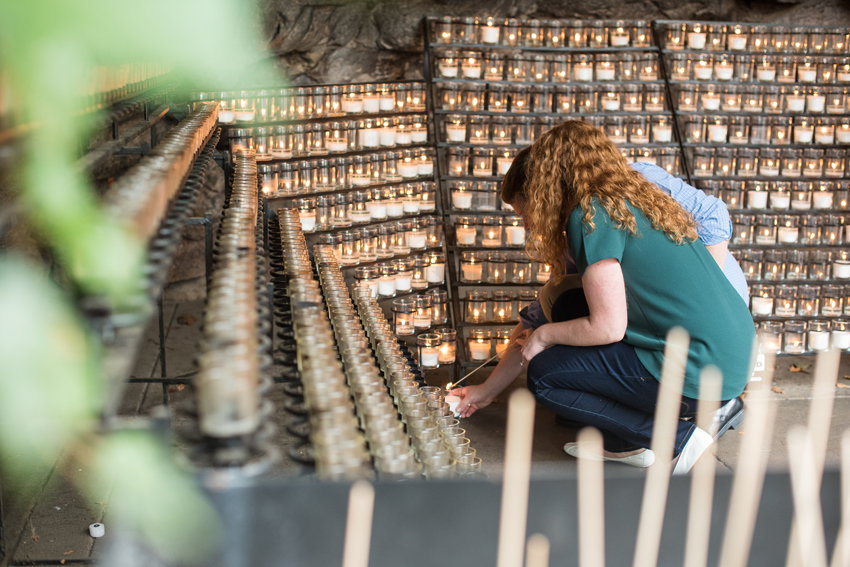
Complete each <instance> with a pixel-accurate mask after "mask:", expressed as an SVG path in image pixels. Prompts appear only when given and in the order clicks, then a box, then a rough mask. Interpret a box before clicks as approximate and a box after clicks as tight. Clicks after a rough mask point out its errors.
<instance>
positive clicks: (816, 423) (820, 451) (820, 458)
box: [785, 349, 841, 567]
mask: <svg viewBox="0 0 850 567" xmlns="http://www.w3.org/2000/svg"><path fill="white" fill-rule="evenodd" d="M840 357H841V351H839V350H837V349H829V350H823V351H819V352H818V354H817V361H816V363H815V378H814V387H813V392H812V403H811V405H810V406H809V425H808V428H807V431H808V433H809V436H810V437H811V441H812V457H813V462H812V465H813V466H814V467H815V475H814V479H813V482H814V483H815V484H816V485H817V488H818V491H820V485H821V478H822V477H823V466H824V462H825V461H826V446H827V443H828V441H829V425H830V422H831V420H832V407H833V405H834V401H835V382H836V380H837V379H838V363H839V360H840ZM797 530H798V526H797V522H796V521H793V522H792V523H791V537H789V538H788V553H787V555H786V560H785V565H786V567H794V566H796V565H803V564H804V562H802V556H801V555H800V546H799V544H800V537H799V535H798V534H797Z"/></svg>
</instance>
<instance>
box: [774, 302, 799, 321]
mask: <svg viewBox="0 0 850 567" xmlns="http://www.w3.org/2000/svg"><path fill="white" fill-rule="evenodd" d="M774 314H775V315H776V316H777V317H793V316H794V315H796V313H794V304H793V302H791V301H788V302H785V301H782V300H780V301H777V302H776V309H775V310H774Z"/></svg>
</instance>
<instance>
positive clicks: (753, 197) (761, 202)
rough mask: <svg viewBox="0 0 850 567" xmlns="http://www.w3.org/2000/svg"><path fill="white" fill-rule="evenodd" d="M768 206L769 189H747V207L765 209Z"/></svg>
mask: <svg viewBox="0 0 850 567" xmlns="http://www.w3.org/2000/svg"><path fill="white" fill-rule="evenodd" d="M766 207H767V191H747V208H749V209H764V208H766Z"/></svg>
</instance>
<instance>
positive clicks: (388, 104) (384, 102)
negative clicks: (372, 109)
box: [378, 94, 395, 112]
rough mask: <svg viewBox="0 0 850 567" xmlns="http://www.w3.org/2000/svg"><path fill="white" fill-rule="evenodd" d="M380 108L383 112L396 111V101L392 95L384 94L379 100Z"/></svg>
mask: <svg viewBox="0 0 850 567" xmlns="http://www.w3.org/2000/svg"><path fill="white" fill-rule="evenodd" d="M378 106H379V107H380V109H381V112H387V111H388V110H394V109H395V99H394V98H393V96H392V95H389V94H387V95H384V94H382V95H381V97H380V98H379V99H378Z"/></svg>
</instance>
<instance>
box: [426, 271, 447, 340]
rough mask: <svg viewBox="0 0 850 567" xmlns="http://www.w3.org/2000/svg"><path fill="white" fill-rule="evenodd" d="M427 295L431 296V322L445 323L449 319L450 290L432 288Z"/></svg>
mask: <svg viewBox="0 0 850 567" xmlns="http://www.w3.org/2000/svg"><path fill="white" fill-rule="evenodd" d="M432 265H433V264H432ZM426 295H427V296H429V297H430V298H431V324H432V325H445V324H446V323H447V322H448V320H449V311H448V305H449V294H448V292H446V291H445V290H442V289H432V290H430V291H428V292H427V293H426Z"/></svg>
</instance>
